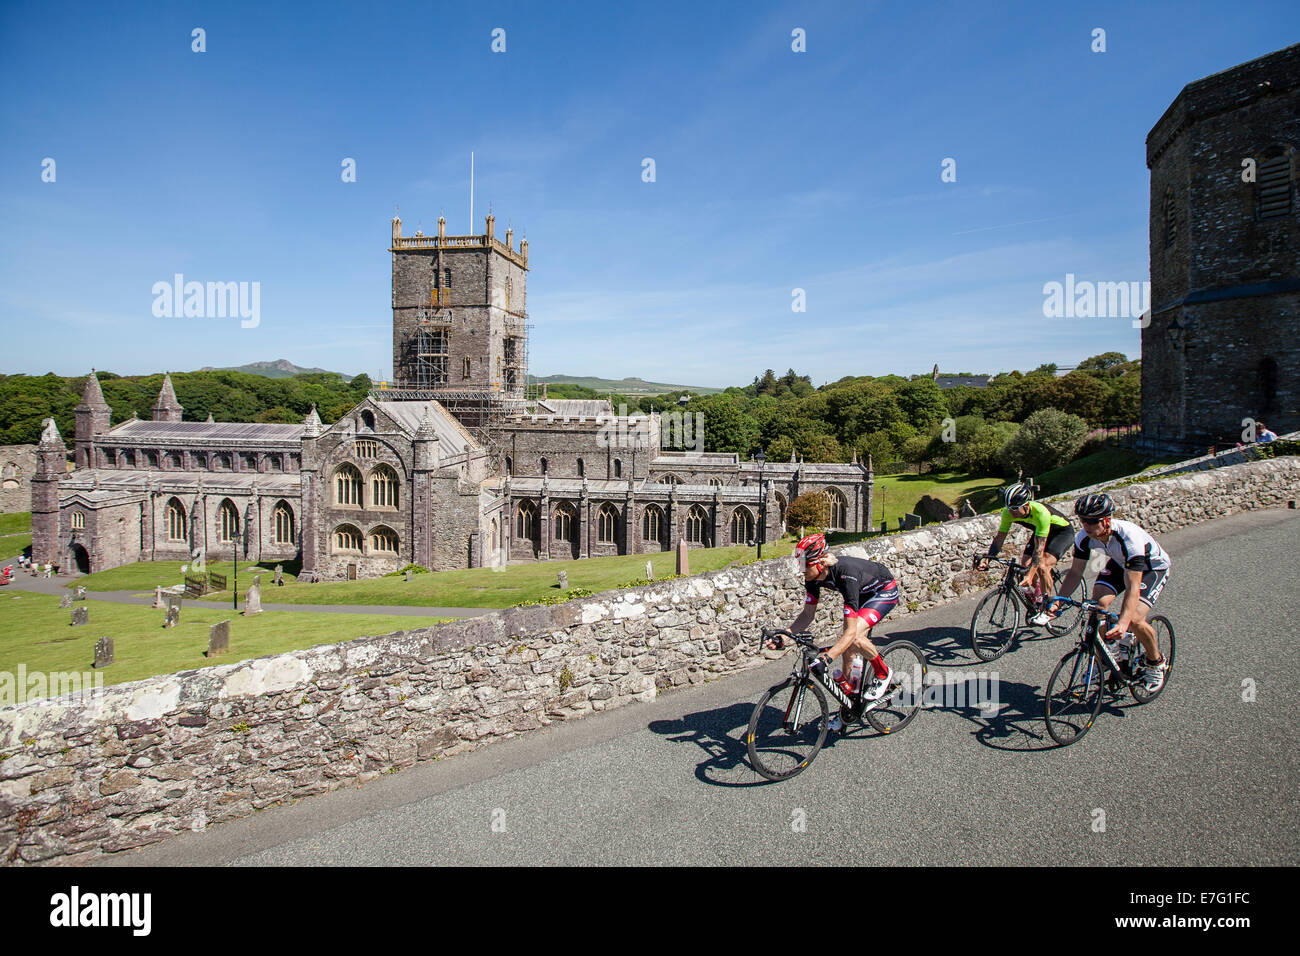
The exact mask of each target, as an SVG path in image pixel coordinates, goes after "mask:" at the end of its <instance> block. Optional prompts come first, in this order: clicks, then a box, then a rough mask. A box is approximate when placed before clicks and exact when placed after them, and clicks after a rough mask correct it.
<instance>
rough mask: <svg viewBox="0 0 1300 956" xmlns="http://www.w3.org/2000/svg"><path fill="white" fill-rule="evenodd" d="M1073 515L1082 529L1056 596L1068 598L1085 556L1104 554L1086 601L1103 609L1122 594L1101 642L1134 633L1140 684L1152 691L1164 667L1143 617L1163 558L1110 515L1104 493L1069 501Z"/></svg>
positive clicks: (1157, 588) (1160, 586) (1162, 577)
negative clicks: (1139, 650) (1114, 620)
mask: <svg viewBox="0 0 1300 956" xmlns="http://www.w3.org/2000/svg"><path fill="white" fill-rule="evenodd" d="M1074 513H1075V514H1076V515H1078V516H1079V519H1080V520H1081V521H1082V522H1083V531H1081V532H1080V533H1079V534H1078V535H1076V536H1075V539H1074V563H1073V564H1071V565H1070V570H1069V571H1068V572H1067V573H1066V575H1065V579H1064V580H1063V581H1062V582H1061V586H1060V590H1059V592H1058V593H1060V594H1069V593H1070V592H1071V591H1073V590H1074V588H1075V587H1076V586H1077V585H1078V583H1079V581H1080V579H1081V578H1082V577H1083V572H1084V569H1085V568H1086V567H1087V566H1088V556H1089V555H1090V554H1091V552H1093V551H1104V552H1105V553H1106V555H1107V556H1108V557H1109V559H1110V560H1108V561H1107V562H1106V567H1105V569H1104V570H1103V571H1102V572H1101V574H1099V575H1097V583H1096V584H1095V585H1094V586H1093V589H1092V599H1093V600H1094V601H1096V602H1097V603H1099V604H1100V605H1101V606H1102V607H1103V608H1106V609H1109V608H1110V605H1111V603H1112V602H1113V601H1114V600H1115V598H1116V597H1117V596H1119V595H1120V594H1123V595H1124V600H1123V603H1122V604H1121V605H1120V609H1119V621H1118V622H1117V623H1116V624H1115V626H1114V627H1112V628H1111V629H1110V630H1109V631H1107V632H1106V634H1105V637H1106V640H1114V639H1115V638H1117V637H1120V636H1122V635H1123V634H1125V633H1127V632H1128V631H1132V632H1134V633H1135V634H1137V636H1138V640H1139V641H1141V643H1142V650H1143V652H1144V654H1145V660H1144V661H1143V665H1144V666H1143V668H1142V675H1143V682H1144V684H1145V686H1146V689H1147V690H1148V691H1150V692H1152V693H1154V692H1156V691H1158V690H1159V689H1160V688H1161V687H1162V686H1163V685H1164V682H1165V671H1166V670H1167V665H1166V663H1165V659H1164V657H1163V656H1162V654H1161V652H1160V647H1159V645H1158V643H1157V641H1156V632H1155V629H1154V628H1152V627H1151V625H1150V624H1148V623H1147V613H1148V612H1149V611H1150V610H1151V608H1152V607H1153V606H1154V605H1155V603H1156V600H1157V599H1158V598H1159V597H1160V592H1161V591H1163V590H1164V587H1165V583H1166V582H1167V581H1168V580H1169V566H1170V562H1169V555H1168V554H1166V553H1165V550H1164V548H1162V547H1160V545H1159V544H1158V543H1157V542H1156V540H1155V538H1153V537H1151V535H1149V534H1147V533H1146V531H1144V530H1143V529H1142V528H1140V527H1139V526H1138V525H1135V524H1133V522H1131V521H1121V520H1120V519H1118V518H1114V517H1112V515H1114V513H1115V502H1114V501H1112V500H1111V497H1110V495H1106V494H1095V495H1084V496H1083V497H1082V498H1080V499H1079V500H1078V501H1076V502H1075V503H1074Z"/></svg>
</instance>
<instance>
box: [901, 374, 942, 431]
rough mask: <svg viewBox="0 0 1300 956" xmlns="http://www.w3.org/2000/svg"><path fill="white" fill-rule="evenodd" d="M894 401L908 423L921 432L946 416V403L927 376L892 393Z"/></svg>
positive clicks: (940, 391)
mask: <svg viewBox="0 0 1300 956" xmlns="http://www.w3.org/2000/svg"><path fill="white" fill-rule="evenodd" d="M894 400H895V401H896V402H898V407H899V409H900V410H901V411H902V413H903V417H904V418H905V419H907V421H908V423H909V424H911V426H912V427H913V428H916V429H918V430H921V431H925V430H928V429H929V428H930V426H931V425H933V424H934V423H935V422H937V421H939V420H940V419H942V418H945V417H947V415H948V403H947V402H946V401H944V397H943V391H942V390H941V389H940V388H939V386H938V385H936V384H935V383H934V380H933V379H931V378H929V377H928V376H927V377H922V378H918V379H916V380H915V381H911V382H907V383H906V384H904V385H901V386H899V388H898V390H897V391H896V392H894Z"/></svg>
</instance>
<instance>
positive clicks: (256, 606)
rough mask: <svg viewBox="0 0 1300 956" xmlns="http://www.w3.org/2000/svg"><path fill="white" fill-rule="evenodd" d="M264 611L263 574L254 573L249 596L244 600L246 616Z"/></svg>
mask: <svg viewBox="0 0 1300 956" xmlns="http://www.w3.org/2000/svg"><path fill="white" fill-rule="evenodd" d="M261 613H262V576H261V575H260V574H254V575H253V586H252V587H250V588H249V589H248V597H247V599H245V601H244V616H245V617H247V616H248V615H250V614H261Z"/></svg>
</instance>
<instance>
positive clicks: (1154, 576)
mask: <svg viewBox="0 0 1300 956" xmlns="http://www.w3.org/2000/svg"><path fill="white" fill-rule="evenodd" d="M1168 580H1169V569H1168V568H1164V569H1162V570H1160V571H1144V572H1143V573H1142V593H1141V594H1139V595H1138V600H1140V601H1141V602H1142V603H1143V604H1145V605H1146V606H1147V607H1155V605H1156V601H1158V600H1159V599H1160V592H1161V591H1163V590H1164V589H1165V584H1166V582H1168ZM1097 583H1098V584H1100V585H1102V586H1103V587H1108V588H1110V589H1111V590H1112V591H1114V592H1115V593H1116V594H1123V593H1124V588H1125V586H1126V585H1125V581H1124V569H1123V568H1122V567H1120V566H1119V564H1118V563H1116V562H1115V561H1114V560H1110V561H1107V562H1106V567H1104V568H1102V571H1101V574H1099V575H1097Z"/></svg>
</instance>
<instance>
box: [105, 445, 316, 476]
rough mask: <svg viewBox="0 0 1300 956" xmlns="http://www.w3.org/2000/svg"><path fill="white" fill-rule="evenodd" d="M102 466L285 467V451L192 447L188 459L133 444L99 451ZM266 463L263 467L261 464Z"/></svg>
mask: <svg viewBox="0 0 1300 956" xmlns="http://www.w3.org/2000/svg"><path fill="white" fill-rule="evenodd" d="M101 454H102V456H103V467H106V468H157V469H159V470H161V471H183V470H188V471H234V470H235V465H236V464H238V465H239V470H240V471H256V472H272V473H278V472H282V471H284V470H285V463H286V458H285V456H284V455H279V454H272V455H265V456H263V457H262V458H261V459H259V458H258V456H257V455H255V454H251V453H247V452H240V453H239V454H238V455H236V454H235V453H234V452H228V451H214V452H207V451H192V452H190V453H189V459H188V461H187V460H186V457H185V455H184V454H183V453H182V452H179V451H156V450H154V449H151V448H146V449H142V450H139V451H137V450H136V449H134V448H105V449H103V450H102V451H101ZM287 462H288V465H289V468H290V469H296V468H297V466H298V456H297V455H289V456H288V459H287ZM262 466H265V467H262Z"/></svg>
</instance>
